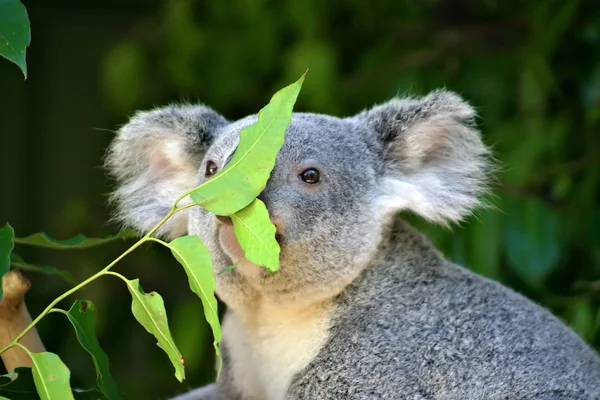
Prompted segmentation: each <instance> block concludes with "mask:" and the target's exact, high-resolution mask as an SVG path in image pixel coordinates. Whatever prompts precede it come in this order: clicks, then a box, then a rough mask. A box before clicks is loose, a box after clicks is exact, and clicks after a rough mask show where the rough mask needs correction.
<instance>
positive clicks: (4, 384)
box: [0, 367, 37, 400]
mask: <svg viewBox="0 0 600 400" xmlns="http://www.w3.org/2000/svg"><path fill="white" fill-rule="evenodd" d="M15 375H17V377H16V378H15V379H13V378H14V377H15ZM0 396H5V397H6V398H9V399H11V400H30V399H32V398H33V399H35V398H37V390H36V389H35V383H34V382H33V374H32V373H31V368H28V367H17V368H15V371H14V372H13V373H10V374H6V375H2V376H0Z"/></svg>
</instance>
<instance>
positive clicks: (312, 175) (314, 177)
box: [298, 168, 321, 185]
mask: <svg viewBox="0 0 600 400" xmlns="http://www.w3.org/2000/svg"><path fill="white" fill-rule="evenodd" d="M298 177H299V178H300V179H302V180H303V181H304V182H306V183H310V184H311V185H314V184H315V183H319V180H321V176H320V174H319V171H318V170H316V169H314V168H309V169H306V170H304V171H302V173H301V174H300V175H298Z"/></svg>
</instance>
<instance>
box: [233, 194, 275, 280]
mask: <svg viewBox="0 0 600 400" xmlns="http://www.w3.org/2000/svg"><path fill="white" fill-rule="evenodd" d="M231 221H232V222H233V229H234V231H235V237H236V238H237V240H238V242H239V243H240V246H241V247H242V249H243V250H244V257H245V258H247V259H248V260H250V261H252V262H253V263H254V264H257V265H261V266H263V267H265V268H266V269H267V270H269V271H271V272H275V271H277V270H278V269H279V251H280V248H279V244H278V243H277V240H275V231H276V229H275V226H274V225H273V224H272V223H271V221H270V220H269V212H268V211H267V207H266V206H265V204H264V203H263V202H262V201H260V200H259V199H254V201H253V202H252V203H250V204H249V205H247V206H246V207H244V208H243V209H241V210H240V211H238V212H236V213H235V214H233V215H232V216H231Z"/></svg>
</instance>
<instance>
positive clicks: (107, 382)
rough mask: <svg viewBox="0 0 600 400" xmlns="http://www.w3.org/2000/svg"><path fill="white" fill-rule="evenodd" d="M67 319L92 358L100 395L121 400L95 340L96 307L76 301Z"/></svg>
mask: <svg viewBox="0 0 600 400" xmlns="http://www.w3.org/2000/svg"><path fill="white" fill-rule="evenodd" d="M67 317H68V318H69V321H71V324H73V327H74V328H75V334H76V335H77V340H79V343H81V347H83V348H84V349H85V351H87V352H88V353H90V356H92V360H93V361H94V366H95V367H96V382H97V383H98V387H99V388H100V390H101V391H102V393H104V395H105V396H106V397H107V398H108V399H109V400H112V399H122V397H121V394H120V393H119V389H118V388H117V384H116V383H115V381H114V379H113V378H112V376H111V375H110V370H109V367H108V364H109V363H108V356H107V355H106V353H105V352H104V350H102V348H101V347H100V343H98V339H97V338H96V307H95V306H94V304H93V303H92V302H91V301H85V300H77V301H75V303H73V305H72V306H71V308H70V309H69V311H68V312H67Z"/></svg>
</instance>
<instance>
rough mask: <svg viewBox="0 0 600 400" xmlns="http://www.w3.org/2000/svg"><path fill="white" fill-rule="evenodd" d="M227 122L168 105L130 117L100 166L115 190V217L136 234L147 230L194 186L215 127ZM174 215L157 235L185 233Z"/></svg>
mask: <svg viewBox="0 0 600 400" xmlns="http://www.w3.org/2000/svg"><path fill="white" fill-rule="evenodd" d="M227 123H228V122H227V120H226V119H225V118H224V117H222V116H221V115H219V114H217V113H216V112H214V111H213V110H211V109H210V108H208V107H204V106H191V105H182V106H179V105H173V106H168V107H164V108H159V109H155V110H152V111H143V112H138V113H136V114H135V115H134V116H133V117H132V118H131V119H130V121H129V122H128V123H127V124H126V125H124V126H123V127H122V128H121V129H120V130H119V131H118V132H117V136H116V137H115V139H114V140H113V142H112V143H111V145H110V147H109V149H108V152H107V155H106V159H105V166H106V168H107V169H108V171H109V173H110V174H111V175H112V176H113V177H114V178H115V180H116V182H117V188H116V190H115V192H114V193H113V194H112V196H111V200H112V201H113V202H114V203H115V204H116V208H117V211H116V216H115V219H117V220H119V221H120V222H122V223H123V224H124V225H125V226H126V227H130V228H133V229H136V230H138V231H140V232H142V233H146V232H148V231H149V230H150V229H152V228H153V227H154V226H155V225H156V224H157V223H158V222H159V221H160V220H161V219H162V218H164V216H165V215H167V213H168V212H169V210H170V209H171V206H172V205H173V203H174V202H175V200H177V198H178V197H179V196H180V195H182V194H183V193H184V192H185V191H187V190H189V189H191V188H193V187H194V185H196V183H197V179H198V169H199V168H200V164H201V162H202V159H203V157H204V154H205V153H206V150H207V149H208V147H209V146H210V145H211V144H212V142H213V141H214V139H215V137H216V132H217V131H218V128H219V127H221V126H224V125H226V124H227ZM186 232H187V212H186V211H180V212H178V213H177V214H175V215H174V216H173V217H172V218H170V219H169V220H168V221H167V222H166V223H165V224H164V225H163V226H162V227H161V229H160V230H159V231H158V232H157V235H159V236H167V237H169V238H174V237H177V236H181V235H184V234H186Z"/></svg>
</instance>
